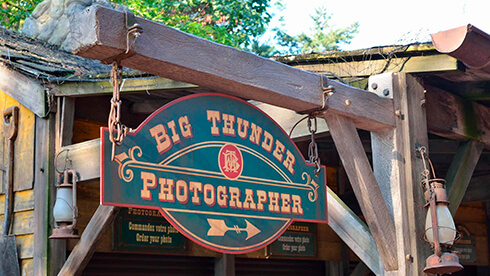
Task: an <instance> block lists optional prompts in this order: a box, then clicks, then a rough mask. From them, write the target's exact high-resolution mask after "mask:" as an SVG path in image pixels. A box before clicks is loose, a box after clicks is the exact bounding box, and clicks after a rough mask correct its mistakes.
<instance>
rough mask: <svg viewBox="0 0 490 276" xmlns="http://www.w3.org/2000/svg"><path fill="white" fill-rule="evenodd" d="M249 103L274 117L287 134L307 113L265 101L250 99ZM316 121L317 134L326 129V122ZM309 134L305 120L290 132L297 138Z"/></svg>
mask: <svg viewBox="0 0 490 276" xmlns="http://www.w3.org/2000/svg"><path fill="white" fill-rule="evenodd" d="M251 104H253V105H255V106H256V107H258V108H259V109H260V110H262V111H264V112H265V113H266V114H267V115H269V116H270V117H271V118H272V119H274V121H276V123H277V124H279V126H281V128H282V129H284V131H285V132H286V133H287V134H289V133H290V132H291V129H292V128H293V126H294V125H295V124H296V123H297V122H298V121H300V120H301V119H302V118H304V117H305V116H307V115H301V114H298V113H296V112H294V111H292V110H289V109H286V108H282V107H278V106H274V105H270V104H266V103H260V102H255V101H251ZM317 123H318V126H317V134H319V133H324V132H327V131H328V127H327V124H326V123H325V121H324V120H318V121H317ZM310 135H311V133H310V132H309V131H308V124H307V120H303V121H302V122H301V123H299V124H298V125H297V126H296V127H295V128H294V130H293V132H292V133H291V138H292V139H294V138H299V137H304V136H308V137H309V136H310Z"/></svg>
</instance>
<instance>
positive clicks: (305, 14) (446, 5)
mask: <svg viewBox="0 0 490 276" xmlns="http://www.w3.org/2000/svg"><path fill="white" fill-rule="evenodd" d="M281 2H282V3H283V5H284V7H285V9H284V10H283V11H279V10H278V9H275V8H273V9H272V10H271V12H272V13H273V14H274V15H275V16H274V18H273V20H272V22H271V24H270V27H274V26H280V24H281V23H280V22H279V21H278V20H277V19H278V18H279V17H280V16H282V17H283V18H284V23H283V24H284V27H282V28H283V29H284V30H286V32H287V33H288V34H290V35H297V34H300V33H302V32H305V33H306V34H308V33H309V32H310V29H311V27H312V25H313V20H311V18H310V15H311V14H314V12H315V9H316V8H318V7H321V6H323V7H325V8H326V9H327V11H328V12H329V13H331V14H332V18H331V20H330V22H331V25H333V26H335V27H345V26H348V25H350V24H351V23H353V22H356V21H357V22H359V33H357V34H356V35H355V37H354V39H353V40H352V41H351V44H350V45H344V46H342V49H343V50H355V49H363V48H369V47H373V46H386V45H393V44H407V43H411V42H415V40H417V41H419V42H424V41H430V34H432V33H436V32H439V31H444V30H448V29H451V28H455V27H459V26H463V25H466V24H472V25H474V26H476V27H477V28H479V29H481V30H483V31H485V32H487V33H489V34H490V0H459V1H458V0H411V1H398V0H354V1H352V0H340V1H326V0H281ZM270 35H271V34H270V33H269V36H270ZM267 37H268V36H265V38H264V39H265V40H267V39H268V38H267Z"/></svg>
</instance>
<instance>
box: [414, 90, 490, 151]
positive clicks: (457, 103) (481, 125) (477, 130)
mask: <svg viewBox="0 0 490 276" xmlns="http://www.w3.org/2000/svg"><path fill="white" fill-rule="evenodd" d="M423 86H424V89H425V90H426V91H427V93H426V95H425V97H426V105H427V127H428V129H429V132H431V133H433V134H437V135H439V136H442V137H446V138H449V139H455V140H468V139H471V140H476V141H480V142H481V143H483V144H484V146H485V148H487V149H488V148H490V122H489V121H488V118H489V117H490V108H489V107H486V106H483V105H481V104H477V103H475V102H470V101H467V100H464V99H463V98H461V97H459V96H457V95H454V94H451V93H449V92H447V91H444V90H442V89H439V88H436V87H433V86H429V85H425V84H424V85H423Z"/></svg>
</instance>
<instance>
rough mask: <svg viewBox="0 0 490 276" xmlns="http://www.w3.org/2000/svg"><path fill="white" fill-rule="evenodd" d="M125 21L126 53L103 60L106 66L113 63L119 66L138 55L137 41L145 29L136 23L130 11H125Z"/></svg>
mask: <svg viewBox="0 0 490 276" xmlns="http://www.w3.org/2000/svg"><path fill="white" fill-rule="evenodd" d="M124 21H125V23H126V51H124V52H123V53H120V54H118V55H115V56H112V57H109V58H106V59H104V60H102V61H101V62H102V63H104V64H111V63H113V62H117V63H118V64H119V63H120V61H121V60H123V59H127V58H129V57H132V56H134V55H135V54H136V39H138V37H139V36H140V35H141V34H142V33H143V28H142V27H141V26H140V25H139V24H138V23H136V20H135V16H134V13H132V12H130V11H124Z"/></svg>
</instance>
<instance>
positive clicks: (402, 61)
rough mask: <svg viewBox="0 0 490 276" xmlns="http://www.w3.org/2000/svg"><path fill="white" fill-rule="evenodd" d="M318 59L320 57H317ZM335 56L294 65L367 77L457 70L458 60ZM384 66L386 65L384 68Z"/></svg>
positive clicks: (444, 58) (318, 70)
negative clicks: (384, 74) (324, 60)
mask: <svg viewBox="0 0 490 276" xmlns="http://www.w3.org/2000/svg"><path fill="white" fill-rule="evenodd" d="M319 58H320V59H321V58H322V57H319ZM350 58H351V57H344V58H337V60H336V62H326V63H317V64H301V65H295V66H294V67H296V68H299V69H303V70H307V71H310V72H314V73H316V74H327V75H328V74H332V73H333V74H335V75H336V76H338V77H341V78H349V77H369V76H372V75H376V74H379V73H380V72H383V71H384V72H406V73H423V72H447V71H458V70H459V68H458V60H457V59H455V58H453V57H450V56H448V55H442V54H439V55H429V56H411V57H394V58H390V59H366V60H362V61H354V60H352V61H351V60H350ZM386 66H388V67H387V68H386Z"/></svg>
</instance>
